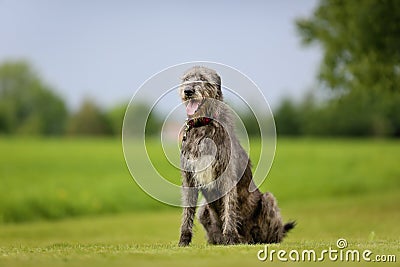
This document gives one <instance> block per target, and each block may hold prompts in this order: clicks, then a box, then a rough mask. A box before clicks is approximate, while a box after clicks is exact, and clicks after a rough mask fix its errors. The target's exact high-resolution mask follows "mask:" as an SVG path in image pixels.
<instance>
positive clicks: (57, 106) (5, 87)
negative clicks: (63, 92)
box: [0, 61, 67, 135]
mask: <svg viewBox="0 0 400 267" xmlns="http://www.w3.org/2000/svg"><path fill="white" fill-rule="evenodd" d="M66 118H67V109H66V107H65V104H64V102H63V100H62V99H61V98H60V97H59V96H57V95H56V94H54V93H53V92H52V89H51V88H50V87H48V86H46V85H44V84H43V82H42V81H41V80H40V78H39V76H38V75H37V74H36V73H35V72H34V71H33V70H32V68H31V66H30V65H29V64H28V63H27V62H24V61H9V62H5V63H3V64H1V65H0V133H6V134H15V133H20V134H45V135H53V134H61V133H63V131H64V129H65V122H66Z"/></svg>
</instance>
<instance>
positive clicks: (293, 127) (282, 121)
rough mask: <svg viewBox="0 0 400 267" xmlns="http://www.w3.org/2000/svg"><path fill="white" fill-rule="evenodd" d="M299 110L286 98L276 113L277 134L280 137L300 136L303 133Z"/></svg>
mask: <svg viewBox="0 0 400 267" xmlns="http://www.w3.org/2000/svg"><path fill="white" fill-rule="evenodd" d="M300 116H301V114H300V113H299V108H298V107H297V106H296V105H295V104H294V103H293V102H292V101H291V100H290V99H289V98H285V99H284V100H283V101H282V103H281V104H280V106H279V107H278V109H277V110H276V111H275V116H274V117H275V123H276V132H277V134H278V135H299V134H300V131H301V127H300V126H301V125H300V123H301V118H300Z"/></svg>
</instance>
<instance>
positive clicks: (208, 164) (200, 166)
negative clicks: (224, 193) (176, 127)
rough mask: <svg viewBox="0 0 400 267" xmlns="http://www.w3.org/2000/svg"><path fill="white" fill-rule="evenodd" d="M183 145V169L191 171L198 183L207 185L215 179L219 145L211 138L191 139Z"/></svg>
mask: <svg viewBox="0 0 400 267" xmlns="http://www.w3.org/2000/svg"><path fill="white" fill-rule="evenodd" d="M187 141H189V142H186V143H185V144H184V145H183V147H182V153H181V167H182V168H183V171H187V172H191V173H192V174H193V179H195V182H196V184H198V185H201V186H205V185H207V184H209V183H211V182H213V181H214V180H215V176H216V175H215V171H214V165H215V161H216V155H217V147H216V146H215V143H214V141H212V140H211V139H209V138H202V139H200V140H191V138H190V137H189V138H188V140H187Z"/></svg>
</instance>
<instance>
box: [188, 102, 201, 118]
mask: <svg viewBox="0 0 400 267" xmlns="http://www.w3.org/2000/svg"><path fill="white" fill-rule="evenodd" d="M198 108H199V103H198V102H197V101H194V100H190V101H189V103H188V104H187V106H186V113H187V114H188V115H193V114H194V113H195V112H196V110H197V109H198Z"/></svg>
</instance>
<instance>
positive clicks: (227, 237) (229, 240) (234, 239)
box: [224, 232, 240, 245]
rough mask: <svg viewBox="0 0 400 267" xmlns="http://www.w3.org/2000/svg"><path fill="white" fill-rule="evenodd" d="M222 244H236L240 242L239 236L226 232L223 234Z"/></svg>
mask: <svg viewBox="0 0 400 267" xmlns="http://www.w3.org/2000/svg"><path fill="white" fill-rule="evenodd" d="M224 244H225V245H237V244H240V237H239V234H238V233H234V232H230V233H229V232H228V233H226V234H224Z"/></svg>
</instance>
